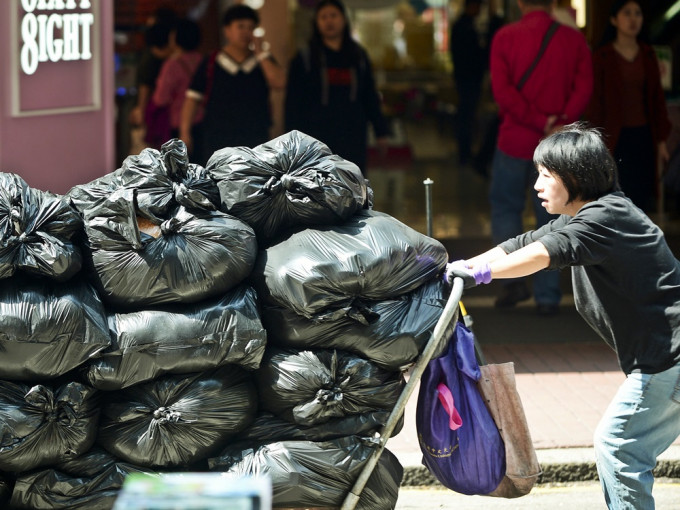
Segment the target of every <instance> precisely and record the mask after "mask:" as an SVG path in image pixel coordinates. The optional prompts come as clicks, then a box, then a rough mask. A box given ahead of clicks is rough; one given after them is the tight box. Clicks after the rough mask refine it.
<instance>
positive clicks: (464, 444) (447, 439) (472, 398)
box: [416, 323, 506, 494]
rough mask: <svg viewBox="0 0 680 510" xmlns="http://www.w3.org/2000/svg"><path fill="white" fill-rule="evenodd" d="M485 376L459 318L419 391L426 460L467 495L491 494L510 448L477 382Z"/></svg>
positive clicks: (431, 468)
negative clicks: (444, 352) (447, 343)
mask: <svg viewBox="0 0 680 510" xmlns="http://www.w3.org/2000/svg"><path fill="white" fill-rule="evenodd" d="M480 377H481V373H480V369H479V365H478V363H477V359H476V357H475V347H474V337H473V335H472V333H471V332H470V330H468V329H467V328H466V327H465V326H464V325H463V324H461V323H459V324H458V325H457V326H456V330H455V332H454V335H453V337H452V338H451V340H450V341H449V345H448V350H447V353H446V354H445V355H444V356H442V357H440V358H437V359H434V360H432V361H430V362H429V364H428V366H427V367H426V369H425V371H424V373H423V376H422V378H421V381H420V389H419V393H418V404H417V409H416V429H417V432H418V440H419V443H420V449H421V451H422V453H423V464H424V465H425V466H426V467H427V468H428V470H429V471H430V472H431V473H432V474H433V475H434V476H435V477H436V478H437V480H439V481H440V482H441V483H442V484H443V485H444V486H446V487H448V488H449V489H451V490H454V491H456V492H460V493H462V494H488V493H490V492H492V491H493V490H494V489H496V487H498V485H499V483H500V482H501V480H502V479H503V477H504V475H505V472H506V469H505V447H504V445H503V440H502V439H501V436H500V433H499V431H498V428H497V427H496V424H495V422H494V420H493V417H492V416H491V414H490V413H489V410H488V409H487V407H486V404H485V403H484V400H483V398H482V396H481V394H480V392H479V389H478V387H477V381H478V380H479V379H480Z"/></svg>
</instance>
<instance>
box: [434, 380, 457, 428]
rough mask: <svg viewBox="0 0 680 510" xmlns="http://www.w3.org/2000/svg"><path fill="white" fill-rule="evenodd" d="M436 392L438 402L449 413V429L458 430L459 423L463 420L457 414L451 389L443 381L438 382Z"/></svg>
mask: <svg viewBox="0 0 680 510" xmlns="http://www.w3.org/2000/svg"><path fill="white" fill-rule="evenodd" d="M437 392H438V397H439V402H441V404H442V406H443V407H444V411H446V414H448V415H449V428H450V429H451V430H458V429H459V428H460V427H461V425H463V420H462V419H461V417H460V414H458V410H457V409H456V406H455V403H454V401H453V395H452V394H451V390H450V389H449V388H448V386H446V385H445V384H444V383H439V384H438V385H437Z"/></svg>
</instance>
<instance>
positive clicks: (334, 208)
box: [206, 131, 368, 245]
mask: <svg viewBox="0 0 680 510" xmlns="http://www.w3.org/2000/svg"><path fill="white" fill-rule="evenodd" d="M206 169H207V170H208V172H209V173H210V175H211V176H212V178H213V179H214V180H215V181H216V182H217V186H218V188H219V191H220V199H221V209H222V210H223V211H225V212H227V213H229V214H233V215H234V216H236V217H238V218H241V219H242V220H243V221H245V222H246V223H248V224H249V225H250V226H252V227H253V229H255V233H256V234H257V238H258V241H259V242H260V243H261V244H263V245H264V244H267V243H268V242H269V240H271V239H272V238H273V237H274V236H276V235H277V234H278V233H279V232H281V231H283V230H285V229H287V228H288V227H292V226H295V227H299V226H305V225H329V224H331V225H332V224H338V223H342V222H343V221H344V220H346V219H348V218H349V217H350V216H352V215H353V214H354V213H355V212H357V211H358V210H360V209H362V208H363V207H365V206H366V205H367V203H368V192H367V182H366V180H365V179H364V177H363V175H362V173H361V170H359V167H358V166H356V165H355V164H354V163H351V162H350V161H347V160H345V159H342V158H341V157H340V156H336V155H334V154H333V153H332V152H331V151H330V149H329V148H328V146H326V145H325V144H323V143H322V142H320V141H318V140H316V139H314V138H312V137H311V136H308V135H305V134H304V133H301V132H299V131H291V132H289V133H286V134H284V135H281V136H279V137H278V138H275V139H273V140H271V141H269V142H267V143H263V144H262V145H258V146H257V147H255V148H254V149H250V148H248V147H227V148H224V149H221V150H218V151H216V152H215V153H214V154H213V155H212V157H211V158H210V160H208V163H207V165H206Z"/></svg>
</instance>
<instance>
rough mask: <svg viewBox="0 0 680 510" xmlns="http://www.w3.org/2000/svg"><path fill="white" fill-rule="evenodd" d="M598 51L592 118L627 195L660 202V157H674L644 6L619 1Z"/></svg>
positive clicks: (647, 203) (642, 202) (646, 205)
mask: <svg viewBox="0 0 680 510" xmlns="http://www.w3.org/2000/svg"><path fill="white" fill-rule="evenodd" d="M609 20H610V25H609V26H608V27H607V28H606V29H605V33H604V36H603V38H602V42H601V44H600V46H599V48H598V49H597V50H596V51H595V52H594V53H593V78H594V83H593V96H592V99H591V104H590V109H589V118H590V121H591V123H592V124H594V125H595V126H598V127H600V128H602V129H603V131H604V135H605V139H606V141H607V146H608V147H609V150H610V151H611V152H612V154H613V155H614V159H615V160H616V163H617V166H618V171H619V182H620V184H621V189H622V190H623V191H624V192H625V194H626V195H627V196H628V197H629V198H630V199H631V200H632V201H633V202H634V203H635V204H636V205H637V206H638V207H640V208H641V209H643V210H650V209H651V208H652V207H653V203H654V190H655V182H656V181H655V177H656V165H657V161H658V160H657V158H662V159H663V160H664V161H668V149H667V147H666V139H667V138H668V135H669V134H670V131H671V123H670V120H669V119H668V111H667V109H666V101H665V99H664V94H663V90H662V88H661V77H660V73H659V63H658V61H657V59H656V55H655V53H654V49H653V48H652V47H651V46H650V45H648V44H646V43H645V42H643V41H642V40H641V37H640V34H641V31H642V26H643V15H642V6H641V3H640V2H639V1H638V0H617V1H615V2H614V4H613V5H612V8H611V11H610V18H609Z"/></svg>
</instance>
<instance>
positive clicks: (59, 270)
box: [0, 173, 83, 281]
mask: <svg viewBox="0 0 680 510" xmlns="http://www.w3.org/2000/svg"><path fill="white" fill-rule="evenodd" d="M82 226H83V224H82V220H81V219H80V216H79V215H78V212H77V211H76V210H75V209H74V208H73V207H71V205H70V204H69V203H68V201H67V200H65V199H64V198H63V197H59V196H57V195H54V194H52V193H49V192H46V191H39V190H36V189H33V188H31V187H29V186H28V184H26V182H25V181H24V180H23V179H22V178H21V177H19V176H18V175H16V174H8V173H0V279H1V278H7V277H9V276H12V275H13V274H14V273H15V272H16V271H17V270H19V271H23V272H25V273H28V274H33V275H39V276H46V277H48V278H52V279H55V280H58V281H66V280H68V279H69V278H71V277H72V276H73V275H75V274H76V273H77V272H78V271H80V268H81V266H82V254H81V252H80V248H79V247H78V246H76V245H75V244H74V243H73V242H72V240H71V239H72V238H73V237H74V235H75V234H76V233H77V232H78V231H80V230H81V229H82Z"/></svg>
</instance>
